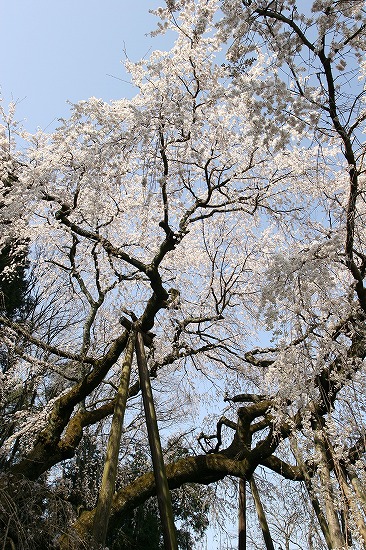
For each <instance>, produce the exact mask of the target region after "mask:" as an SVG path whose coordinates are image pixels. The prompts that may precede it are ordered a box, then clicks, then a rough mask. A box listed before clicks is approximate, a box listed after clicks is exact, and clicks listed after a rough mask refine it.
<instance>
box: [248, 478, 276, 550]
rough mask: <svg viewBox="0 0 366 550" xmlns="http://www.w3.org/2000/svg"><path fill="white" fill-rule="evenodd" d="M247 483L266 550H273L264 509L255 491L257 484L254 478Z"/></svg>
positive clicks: (256, 490)
mask: <svg viewBox="0 0 366 550" xmlns="http://www.w3.org/2000/svg"><path fill="white" fill-rule="evenodd" d="M249 483H250V490H251V492H252V496H253V500H254V504H255V509H256V511H257V515H258V519H259V523H260V526H261V529H262V533H263V538H264V543H265V545H266V549H267V550H275V548H274V545H273V540H272V537H271V533H270V532H269V527H268V523H267V519H266V515H265V513H264V508H263V506H262V502H261V499H260V496H259V492H258V489H257V484H256V482H255V481H254V477H251V478H250V482H249Z"/></svg>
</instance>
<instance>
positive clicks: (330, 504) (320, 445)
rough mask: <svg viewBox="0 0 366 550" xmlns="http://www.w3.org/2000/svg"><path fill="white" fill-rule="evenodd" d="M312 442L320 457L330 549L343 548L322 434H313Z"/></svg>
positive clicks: (343, 543) (320, 473)
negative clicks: (313, 441)
mask: <svg viewBox="0 0 366 550" xmlns="http://www.w3.org/2000/svg"><path fill="white" fill-rule="evenodd" d="M314 440H315V448H316V449H317V451H318V452H319V455H320V457H321V460H320V463H319V466H318V469H319V477H320V482H321V486H322V489H323V494H324V506H325V515H326V518H327V523H328V527H329V538H330V542H331V545H332V548H343V546H345V539H344V537H343V535H342V530H341V526H340V523H339V518H338V514H337V511H336V509H335V506H334V502H335V500H334V495H333V489H332V479H331V476H330V469H329V465H328V457H327V453H326V448H325V445H324V437H323V434H322V433H320V432H319V431H318V432H315V437H314Z"/></svg>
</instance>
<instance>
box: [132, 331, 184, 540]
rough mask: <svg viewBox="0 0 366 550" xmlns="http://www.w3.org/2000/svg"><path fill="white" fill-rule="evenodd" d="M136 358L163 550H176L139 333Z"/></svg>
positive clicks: (150, 391) (155, 422) (169, 499)
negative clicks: (161, 530)
mask: <svg viewBox="0 0 366 550" xmlns="http://www.w3.org/2000/svg"><path fill="white" fill-rule="evenodd" d="M136 356H137V364H138V368H139V376H140V385H141V392H142V398H143V402H144V409H145V417H146V426H147V433H148V438H149V444H150V450H151V458H152V463H153V470H154V476H155V484H156V493H157V497H158V504H159V511H160V518H161V524H162V528H163V538H164V548H165V550H178V544H177V535H176V530H175V525H174V517H173V508H172V501H171V497H170V491H169V487H168V480H167V477H166V472H165V465H164V459H163V452H162V449H161V443H160V436H159V428H158V422H157V418H156V412H155V405H154V400H153V395H152V390H151V384H150V376H149V371H148V368H147V362H146V356H145V350H144V341H143V336H142V334H141V333H140V332H138V333H137V335H136Z"/></svg>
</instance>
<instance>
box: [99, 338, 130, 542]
mask: <svg viewBox="0 0 366 550" xmlns="http://www.w3.org/2000/svg"><path fill="white" fill-rule="evenodd" d="M135 339H136V335H135V332H131V334H130V337H129V340H128V343H127V348H126V353H125V357H124V361H123V365H122V371H121V379H120V383H119V387H118V392H117V395H116V403H115V406H114V412H113V418H112V424H111V431H110V433H109V439H108V445H107V453H106V458H105V463H104V470H103V477H102V483H101V486H100V490H99V496H98V503H97V507H96V511H95V516H94V522H93V541H94V544H95V546H96V548H98V547H99V546H102V547H103V546H105V541H106V537H107V530H108V522H109V516H110V511H111V505H112V498H113V494H114V491H115V485H116V476H117V466H118V454H119V448H120V443H121V436H122V427H123V419H124V414H125V410H126V403H127V397H128V388H129V385H130V374H131V365H132V359H133V352H134V348H135Z"/></svg>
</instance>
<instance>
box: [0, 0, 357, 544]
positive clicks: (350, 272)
mask: <svg viewBox="0 0 366 550" xmlns="http://www.w3.org/2000/svg"><path fill="white" fill-rule="evenodd" d="M156 15H157V16H158V18H159V23H158V26H157V30H156V34H157V35H159V33H162V32H165V31H173V32H174V33H175V35H176V41H175V44H174V46H173V47H172V49H171V51H169V52H162V51H155V52H153V53H152V55H151V56H150V58H149V59H146V60H142V61H140V62H138V63H130V62H128V63H127V68H128V69H129V71H130V73H131V78H132V81H133V83H134V84H135V86H136V87H137V88H138V93H137V95H136V96H135V97H134V98H133V99H132V100H126V99H122V100H119V101H115V102H113V103H111V104H107V103H105V102H103V101H102V100H99V99H97V98H90V99H89V100H87V101H83V102H80V103H78V104H76V105H73V106H72V112H71V116H70V118H69V119H68V120H63V121H62V122H61V125H60V127H59V128H58V129H57V130H56V131H55V132H54V133H53V134H52V135H46V134H44V133H42V132H40V133H38V134H37V135H34V136H25V134H24V133H22V137H23V138H24V137H26V138H27V139H28V142H29V148H28V149H27V151H26V153H23V154H20V153H19V152H17V149H16V147H15V145H14V142H13V141H12V140H13V139H14V138H15V137H16V135H17V133H18V132H19V129H18V128H17V126H16V125H14V124H13V123H12V118H11V117H10V118H9V117H8V118H6V120H5V121H4V126H3V134H2V141H1V154H2V156H3V160H4V162H3V168H2V172H1V181H2V194H3V197H4V198H3V202H2V204H1V216H2V219H5V218H6V220H7V222H6V224H5V225H6V231H5V232H4V235H3V236H2V237H1V239H2V240H1V245H2V247H5V246H6V245H7V243H8V242H9V238H13V236H14V235H15V236H16V238H17V239H18V240H19V242H20V243H22V242H24V239H26V242H27V249H28V250H29V254H28V258H29V264H30V269H31V270H32V276H33V277H34V280H35V281H36V282H35V288H34V292H35V293H36V294H37V296H39V297H41V298H40V299H39V300H36V302H35V304H36V305H35V309H36V311H37V312H38V317H37V318H38V319H40V320H41V321H40V322H38V323H30V322H27V320H25V321H20V320H14V319H11V318H9V316H7V315H5V314H2V316H1V318H0V324H1V335H2V342H3V345H4V346H6V347H7V349H8V350H9V353H10V352H11V353H13V354H15V356H16V358H17V359H16V361H13V364H12V365H11V368H9V369H7V370H6V371H4V372H3V373H2V375H1V376H2V393H1V400H2V402H1V406H2V411H3V414H4V415H5V416H6V414H8V412H9V411H11V430H10V431H9V434H8V437H5V438H4V441H3V449H2V453H3V457H4V460H3V462H4V464H6V469H5V471H4V476H3V478H2V479H3V480H5V481H4V483H8V480H9V479H12V480H14V478H15V479H18V477H19V476H21V477H24V478H26V479H28V480H30V481H35V480H38V479H39V478H40V477H41V476H44V475H45V474H47V473H49V472H50V471H52V472H55V471H56V470H57V467H58V466H57V465H59V464H60V463H64V461H67V460H71V459H72V457H73V456H74V454H75V452H76V449H77V448H78V445H80V444H81V445H82V441H83V433H84V431H85V429H86V428H87V427H90V428H93V429H95V433H96V434H97V433H98V430H99V431H100V430H104V429H108V426H109V419H110V418H111V416H112V414H113V411H114V406H115V401H116V398H117V397H116V396H117V395H118V385H119V380H120V375H121V368H122V366H123V362H124V353H125V349H126V346H127V342H128V339H129V333H130V331H131V327H135V328H136V327H137V328H136V330H137V331H138V332H139V333H140V335H139V336H140V337H141V338H142V339H143V342H144V346H145V348H146V354H147V363H148V366H149V372H150V377H151V378H152V379H153V390H154V392H155V393H154V395H155V400H156V407H157V411H158V419H159V418H160V427H161V430H162V434H163V435H164V430H165V431H166V432H170V433H171V432H172V431H173V432H176V433H178V432H179V431H181V430H186V431H188V430H189V429H194V430H195V434H196V449H195V452H192V455H191V456H185V457H183V458H181V459H180V460H176V461H174V462H171V463H169V461H168V462H167V464H166V476H167V480H168V484H169V487H170V488H171V489H173V488H177V487H180V486H182V485H183V484H184V483H186V482H194V483H201V484H209V483H212V482H215V481H219V480H222V479H224V478H225V477H226V476H234V477H237V478H240V479H244V480H247V481H250V480H251V479H252V476H253V473H254V472H255V471H256V470H257V471H258V469H260V468H265V469H266V470H267V471H268V470H269V471H271V472H272V473H271V475H273V476H281V477H282V478H283V479H287V480H291V481H293V482H298V483H301V484H302V487H303V490H304V491H305V492H306V494H307V497H308V502H309V506H310V508H311V513H312V516H311V517H312V518H316V519H317V522H318V529H319V533H321V534H320V535H319V536H321V537H322V539H323V543H324V544H325V545H326V547H328V548H329V549H335V548H340V547H351V546H354V547H355V548H361V547H363V546H364V544H365V543H366V524H365V512H366V508H365V506H366V504H365V503H366V499H365V494H364V491H363V489H362V486H363V481H364V477H365V473H366V472H365V462H364V452H365V440H364V434H365V431H364V430H365V419H364V411H365V406H366V403H365V402H364V401H365V398H364V395H365V385H364V369H365V365H364V359H365V355H366V332H365V314H366V293H365V287H364V277H365V270H366V256H365V234H364V233H365V229H364V228H365V201H364V181H365V172H364V166H363V162H364V153H365V149H364V145H363V143H362V130H363V127H364V121H365V118H366V114H365V113H366V111H365V107H364V92H363V83H364V76H365V75H364V71H365V67H366V65H365V63H364V61H363V59H362V52H363V51H364V47H365V29H366V27H365V8H364V2H363V1H362V0H355V1H353V2H349V1H337V2H334V1H330V0H322V1H320V0H317V1H314V2H313V3H312V5H311V6H310V5H308V4H307V3H304V2H296V1H292V0H283V1H273V2H268V1H263V0H253V1H241V0H223V1H222V2H219V1H218V0H177V1H169V2H168V1H167V2H166V5H165V6H164V7H161V8H159V9H157V11H156ZM17 242H18V241H17ZM8 271H9V273H8V277H11V276H12V273H11V269H10V268H9V270H8ZM20 340H21V341H22V342H25V343H26V345H25V344H22V345H19V341H20ZM29 380H32V392H33V394H32V395H33V397H32V399H28V400H24V404H23V405H22V407H21V408H19V409H18V410H16V412H14V407H13V406H12V403H13V401H14V399H15V396H16V392H14V388H20V390H21V388H22V387H25V386H26V385H27V384H29ZM20 390H19V391H20ZM139 394H140V382H139V378H138V375H137V367H136V361H134V362H133V364H132V372H131V382H130V385H129V391H128V400H127V408H126V412H125V424H126V426H128V428H127V427H126V434H125V436H124V437H122V446H121V449H123V448H124V445H126V446H129V445H132V448H133V440H131V438H129V437H127V434H128V430H134V429H142V428H136V426H137V427H139V426H140V425H141V422H140V419H141V415H140V407H139V406H138V405H137V403H139V401H138V400H139ZM157 396H158V397H157ZM205 414H207V415H208V416H207V420H204V419H203V416H205ZM201 417H202V420H201ZM198 448H200V451H198ZM253 483H254V482H253V480H252V485H253ZM259 487H260V485H259ZM153 494H155V482H154V477H153V474H152V473H146V474H144V475H143V476H141V477H137V478H136V479H135V480H134V481H133V482H131V483H129V484H128V485H127V486H124V487H122V488H120V489H119V490H118V491H117V492H116V493H115V494H114V497H113V501H112V505H111V515H110V528H111V529H112V528H114V527H115V526H116V525H118V523H119V522H120V521H121V518H123V516H124V514H126V513H128V512H129V511H130V510H131V509H133V508H134V507H136V506H138V505H139V504H141V503H142V502H144V501H145V500H146V499H147V498H149V497H150V496H151V495H153ZM309 514H310V512H309ZM300 516H301V514H300ZM94 517H95V510H94V509H91V510H87V511H85V512H83V513H82V514H81V516H80V517H79V518H78V519H77V520H76V521H75V523H74V526H73V529H74V531H73V532H71V531H70V533H69V534H68V535H67V536H64V537H63V538H61V539H60V540H59V541H58V544H60V545H61V547H63V548H68V547H69V548H71V547H72V545H73V544H74V542H73V541H74V539H73V537H76V538H75V540H77V539H78V540H80V541H84V543H85V541H87V538H88V533H90V532H91V530H92V526H93V521H94ZM309 517H310V516H309ZM289 521H290V520H289ZM288 524H289V523H288ZM302 529H303V526H302ZM277 532H278V533H281V532H282V533H284V532H286V529H285V528H283V529H282V530H281V529H277ZM72 533H73V534H72ZM309 533H310V524H309ZM317 533H318V531H317ZM7 536H8V537H11V530H10V531H9V534H8V535H7ZM272 536H274V535H273V534H272ZM276 536H277V535H276ZM281 536H282V535H280V534H279V535H278V537H279V539H278V541H277V542H278V543H280V541H281V540H282V539H281V538H280V537H281ZM286 536H287V535H286ZM317 536H318V534H317ZM309 541H310V542H309ZM311 541H312V535H311V533H310V534H309V536H308V540H304V539H303V538H302V540H301V544H302V547H303V548H304V547H305V545H306V544H308V547H309V548H311V547H312V546H311V545H312V542H311ZM75 544H76V542H75ZM80 544H82V543H81V542H80ZM268 544H272V546H273V542H272V541H271V542H268ZM282 544H284V543H283V541H282Z"/></svg>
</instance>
